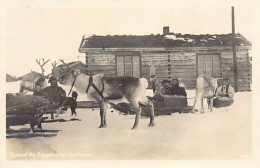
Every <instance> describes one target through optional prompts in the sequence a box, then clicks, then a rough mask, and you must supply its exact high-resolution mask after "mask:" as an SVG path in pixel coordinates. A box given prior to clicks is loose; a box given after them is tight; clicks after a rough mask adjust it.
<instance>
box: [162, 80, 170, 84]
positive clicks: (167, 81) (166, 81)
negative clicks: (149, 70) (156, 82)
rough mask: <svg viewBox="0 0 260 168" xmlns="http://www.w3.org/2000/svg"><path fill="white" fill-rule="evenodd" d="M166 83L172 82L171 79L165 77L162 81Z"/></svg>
mask: <svg viewBox="0 0 260 168" xmlns="http://www.w3.org/2000/svg"><path fill="white" fill-rule="evenodd" d="M164 83H170V80H169V79H164V80H163V81H162V84H164Z"/></svg>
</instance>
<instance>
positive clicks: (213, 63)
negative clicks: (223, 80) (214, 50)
mask: <svg viewBox="0 0 260 168" xmlns="http://www.w3.org/2000/svg"><path fill="white" fill-rule="evenodd" d="M201 74H207V75H209V76H211V77H220V76H221V66H220V54H197V75H198V76H199V75H201Z"/></svg>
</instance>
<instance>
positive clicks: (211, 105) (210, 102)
mask: <svg viewBox="0 0 260 168" xmlns="http://www.w3.org/2000/svg"><path fill="white" fill-rule="evenodd" d="M209 104H210V105H209V106H210V109H209V111H212V107H213V98H211V99H210V100H209Z"/></svg>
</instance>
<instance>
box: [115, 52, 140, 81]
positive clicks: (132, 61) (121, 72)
mask: <svg viewBox="0 0 260 168" xmlns="http://www.w3.org/2000/svg"><path fill="white" fill-rule="evenodd" d="M140 67H141V66H140V56H132V55H131V56H129V55H125V56H124V55H118V56H116V69H117V76H133V77H138V78H139V77H140V74H141V71H140Z"/></svg>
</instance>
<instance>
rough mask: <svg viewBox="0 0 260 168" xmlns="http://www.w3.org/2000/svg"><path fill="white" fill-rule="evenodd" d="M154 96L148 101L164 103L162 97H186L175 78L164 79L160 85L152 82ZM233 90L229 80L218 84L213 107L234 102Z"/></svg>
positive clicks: (225, 79) (223, 80) (183, 88)
mask: <svg viewBox="0 0 260 168" xmlns="http://www.w3.org/2000/svg"><path fill="white" fill-rule="evenodd" d="M153 91H154V96H153V97H148V98H149V99H150V100H157V101H164V95H175V96H178V97H187V93H186V91H185V87H183V86H180V82H179V80H178V78H177V77H173V78H172V79H171V80H170V79H164V80H163V81H162V84H161V85H160V84H159V83H158V81H154V82H153ZM233 97H234V88H233V87H232V86H231V85H230V84H229V79H227V78H224V79H222V80H221V82H220V83H219V87H218V88H217V89H216V92H215V98H214V101H213V106H214V104H215V106H216V107H221V106H229V105H231V104H232V103H233V102H234V100H233Z"/></svg>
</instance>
